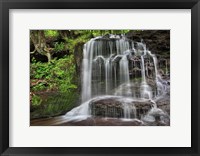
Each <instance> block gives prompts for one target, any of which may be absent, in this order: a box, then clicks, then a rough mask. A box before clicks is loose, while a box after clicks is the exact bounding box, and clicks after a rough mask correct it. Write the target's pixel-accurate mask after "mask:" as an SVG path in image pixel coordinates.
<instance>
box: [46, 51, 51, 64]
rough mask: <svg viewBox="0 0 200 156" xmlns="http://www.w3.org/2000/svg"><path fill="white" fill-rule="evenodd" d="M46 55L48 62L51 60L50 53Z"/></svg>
mask: <svg viewBox="0 0 200 156" xmlns="http://www.w3.org/2000/svg"><path fill="white" fill-rule="evenodd" d="M46 56H47V58H48V62H50V61H51V54H50V53H46Z"/></svg>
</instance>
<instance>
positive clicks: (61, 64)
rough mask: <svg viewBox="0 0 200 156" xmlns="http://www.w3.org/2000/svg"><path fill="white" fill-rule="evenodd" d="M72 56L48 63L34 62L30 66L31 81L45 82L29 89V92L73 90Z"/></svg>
mask: <svg viewBox="0 0 200 156" xmlns="http://www.w3.org/2000/svg"><path fill="white" fill-rule="evenodd" d="M73 60H74V58H73V55H70V56H67V57H64V58H62V59H59V60H57V59H53V60H52V61H51V62H50V63H42V62H34V63H32V64H31V73H30V76H31V79H32V80H45V82H41V83H38V84H37V85H35V86H33V87H32V88H31V91H41V90H58V91H61V92H68V91H69V90H70V89H75V88H76V87H77V86H76V85H75V84H74V82H73V80H74V75H75V64H74V63H73Z"/></svg>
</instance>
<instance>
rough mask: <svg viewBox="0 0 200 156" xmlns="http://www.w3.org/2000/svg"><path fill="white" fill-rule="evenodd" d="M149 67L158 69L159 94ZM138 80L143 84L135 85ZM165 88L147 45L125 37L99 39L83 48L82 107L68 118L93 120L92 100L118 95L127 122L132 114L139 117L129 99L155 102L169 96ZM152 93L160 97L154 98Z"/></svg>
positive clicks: (89, 42)
mask: <svg viewBox="0 0 200 156" xmlns="http://www.w3.org/2000/svg"><path fill="white" fill-rule="evenodd" d="M135 45H136V46H135ZM151 60H153V62H152V61H151ZM138 61H139V65H138V63H137V62H138ZM147 63H148V64H150V63H153V66H154V75H155V82H156V85H157V87H156V88H157V90H156V91H155V90H153V89H152V87H151V86H150V85H149V84H148V78H147V76H149V72H148V64H147ZM133 69H138V70H139V71H140V73H141V74H138V73H137V74H136V71H133ZM131 74H132V75H133V76H132V77H131V76H130V75H131ZM138 76H139V77H138ZM136 78H138V80H140V78H141V81H140V83H138V82H135V79H136ZM164 88H165V87H164V85H163V81H162V78H161V76H160V75H159V73H158V68H157V58H156V55H154V54H152V53H151V52H150V51H148V50H147V49H146V45H145V44H144V43H142V42H134V41H131V40H128V39H126V38H125V37H124V36H122V37H120V36H116V35H111V36H110V38H104V37H97V38H94V39H91V40H90V41H88V42H87V43H86V44H85V45H84V48H83V63H82V104H81V105H80V106H79V107H76V108H74V109H73V110H72V111H70V112H68V113H67V114H66V115H67V116H69V117H71V116H90V115H91V110H90V102H91V101H92V100H94V99H98V98H100V99H101V98H106V96H108V95H109V96H113V95H115V97H118V98H121V99H122V100H119V102H121V103H122V105H123V107H124V118H131V112H134V113H133V114H136V108H135V107H133V106H131V107H130V106H129V104H130V102H129V101H127V98H128V99H132V100H131V102H133V103H134V100H139V101H140V100H151V101H153V100H154V99H155V98H157V97H158V96H161V95H162V94H164V93H165V92H164ZM152 92H157V94H154V95H153V94H152ZM152 103H154V105H153V108H154V109H156V107H157V106H156V103H155V102H154V101H153V102H152ZM114 111H116V110H114ZM105 114H107V110H106V113H105ZM134 117H136V115H134Z"/></svg>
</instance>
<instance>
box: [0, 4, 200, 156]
mask: <svg viewBox="0 0 200 156" xmlns="http://www.w3.org/2000/svg"><path fill="white" fill-rule="evenodd" d="M9 9H191V28H192V29H191V39H192V41H191V52H192V60H191V61H192V64H191V66H192V68H191V71H192V75H191V78H192V79H191V80H192V82H191V89H192V93H191V95H192V98H191V99H192V101H191V104H192V113H191V114H192V116H191V119H192V121H191V123H192V127H191V132H192V134H191V137H192V140H191V141H192V144H191V145H192V146H191V147H160V148H158V147H153V148H147V147H140V148H138V147H133V148H128V147H123V148H116V147H108V148H100V147H95V148H81V147H76V148H71V147H66V148H57V147H54V148H47V147H42V148H33V147H29V148H26V147H23V148H18V147H9V98H10V97H9ZM0 11H1V12H0V86H1V90H0V153H1V155H13V156H14V155H38V156H39V155H64V154H65V155H74V156H79V155H80V156H83V155H121V156H122V155H135V156H137V155H138V156H139V155H140V156H147V155H148V156H153V155H156V154H157V155H161V156H169V155H170V156H178V155H184V156H200V105H199V92H198V91H199V90H200V83H199V78H200V71H199V70H200V54H199V52H200V2H199V0H95V1H92V0H57V1H56V0H0ZM174 139H175V138H174ZM172 141H173V137H172Z"/></svg>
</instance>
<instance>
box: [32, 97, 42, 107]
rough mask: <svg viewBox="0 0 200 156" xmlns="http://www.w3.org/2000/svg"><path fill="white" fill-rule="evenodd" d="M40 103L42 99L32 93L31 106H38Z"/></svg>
mask: <svg viewBox="0 0 200 156" xmlns="http://www.w3.org/2000/svg"><path fill="white" fill-rule="evenodd" d="M41 103H42V99H41V98H40V97H39V96H38V95H33V97H32V106H39V105H40V104H41Z"/></svg>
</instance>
